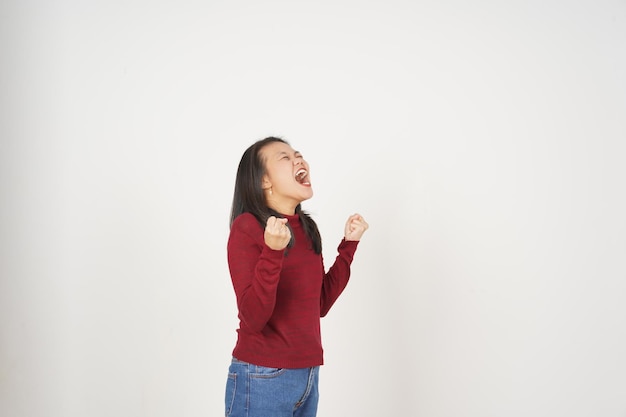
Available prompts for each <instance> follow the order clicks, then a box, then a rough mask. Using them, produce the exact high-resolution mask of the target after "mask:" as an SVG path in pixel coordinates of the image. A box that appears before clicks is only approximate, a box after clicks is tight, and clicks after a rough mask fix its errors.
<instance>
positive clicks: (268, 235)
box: [263, 216, 291, 250]
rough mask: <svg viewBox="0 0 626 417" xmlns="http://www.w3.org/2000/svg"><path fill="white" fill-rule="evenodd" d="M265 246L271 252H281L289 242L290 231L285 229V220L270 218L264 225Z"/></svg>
mask: <svg viewBox="0 0 626 417" xmlns="http://www.w3.org/2000/svg"><path fill="white" fill-rule="evenodd" d="M263 237H264V239H265V244H266V245H267V246H268V247H269V248H270V249H273V250H282V249H285V248H286V247H287V245H288V244H289V241H290V240H291V231H290V230H289V228H288V227H287V219H280V218H276V217H274V216H270V217H269V218H268V219H267V223H266V224H265V234H264V236H263Z"/></svg>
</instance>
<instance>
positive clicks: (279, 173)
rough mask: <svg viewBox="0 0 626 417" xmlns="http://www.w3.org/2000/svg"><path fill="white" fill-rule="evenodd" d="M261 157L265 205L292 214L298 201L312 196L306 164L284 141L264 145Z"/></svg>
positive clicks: (298, 153)
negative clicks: (264, 172)
mask: <svg viewBox="0 0 626 417" xmlns="http://www.w3.org/2000/svg"><path fill="white" fill-rule="evenodd" d="M261 157H262V159H263V160H264V161H265V170H266V174H265V176H264V177H263V189H264V190H265V197H266V199H267V204H268V206H269V207H271V208H273V209H274V210H276V211H278V212H279V213H282V214H294V212H295V209H296V206H297V205H298V204H300V203H301V202H303V201H304V200H308V199H309V198H311V197H313V189H312V188H311V178H310V176H309V164H307V162H306V161H305V160H304V159H303V158H302V155H301V154H300V152H298V151H295V150H293V149H292V147H291V146H289V145H288V144H286V143H283V142H272V143H270V144H268V145H265V146H264V147H263V148H262V149H261ZM270 190H271V193H270Z"/></svg>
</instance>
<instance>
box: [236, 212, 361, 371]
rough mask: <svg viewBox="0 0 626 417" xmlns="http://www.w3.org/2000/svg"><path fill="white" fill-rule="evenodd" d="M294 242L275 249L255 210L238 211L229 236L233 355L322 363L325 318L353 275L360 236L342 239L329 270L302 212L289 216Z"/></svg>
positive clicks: (298, 364)
mask: <svg viewBox="0 0 626 417" xmlns="http://www.w3.org/2000/svg"><path fill="white" fill-rule="evenodd" d="M285 217H286V218H287V219H288V221H289V225H290V226H291V229H292V231H293V234H294V238H295V245H294V246H293V247H292V248H288V249H285V250H272V249H270V248H269V247H268V246H267V245H266V244H265V241H264V238H263V235H264V230H263V228H262V227H261V225H260V224H259V222H258V221H257V220H256V218H255V217H254V216H253V215H252V214H250V213H244V214H242V215H240V216H238V217H237V218H236V219H235V221H234V222H233V224H232V226H231V229H230V236H229V239H228V265H229V268H230V274H231V279H232V282H233V287H234V289H235V294H236V297H237V307H238V310H239V329H238V330H237V334H238V335H237V344H236V345H235V348H234V350H233V356H234V357H236V358H237V359H239V360H242V361H245V362H249V363H253V364H255V365H261V366H268V367H273V368H307V367H311V366H318V365H322V364H323V362H324V360H323V349H322V340H321V335H320V317H324V316H325V315H326V313H328V310H330V308H331V306H332V305H333V303H334V302H335V301H336V300H337V297H339V295H340V294H341V292H342V291H343V290H344V288H345V287H346V285H347V283H348V279H349V278H350V264H351V263H352V259H353V256H354V252H355V251H356V248H357V246H358V241H346V240H345V239H344V240H342V241H341V243H340V244H339V247H338V249H337V250H338V255H337V258H336V259H335V262H334V264H333V265H332V266H331V267H330V268H329V270H328V272H325V269H324V262H323V259H322V256H321V255H318V254H316V253H315V252H314V251H313V249H312V248H311V243H310V241H309V239H308V238H307V236H306V234H305V232H304V229H303V228H302V225H301V223H300V219H299V217H298V216H297V215H293V216H285Z"/></svg>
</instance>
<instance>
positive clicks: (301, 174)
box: [296, 168, 311, 185]
mask: <svg viewBox="0 0 626 417" xmlns="http://www.w3.org/2000/svg"><path fill="white" fill-rule="evenodd" d="M296 181H297V182H298V183H299V184H302V185H311V183H310V182H309V172H308V171H307V170H306V169H304V168H301V169H299V170H298V172H296Z"/></svg>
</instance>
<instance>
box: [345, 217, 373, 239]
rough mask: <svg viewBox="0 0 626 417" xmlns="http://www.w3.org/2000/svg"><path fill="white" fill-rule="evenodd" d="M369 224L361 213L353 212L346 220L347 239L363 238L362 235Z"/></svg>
mask: <svg viewBox="0 0 626 417" xmlns="http://www.w3.org/2000/svg"><path fill="white" fill-rule="evenodd" d="M368 227H370V226H369V224H367V222H366V221H365V219H364V218H363V216H361V215H360V214H353V215H352V216H350V217H349V218H348V221H347V222H346V229H345V232H344V236H345V238H346V240H361V236H363V233H365V231H366V230H367V229H368Z"/></svg>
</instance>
